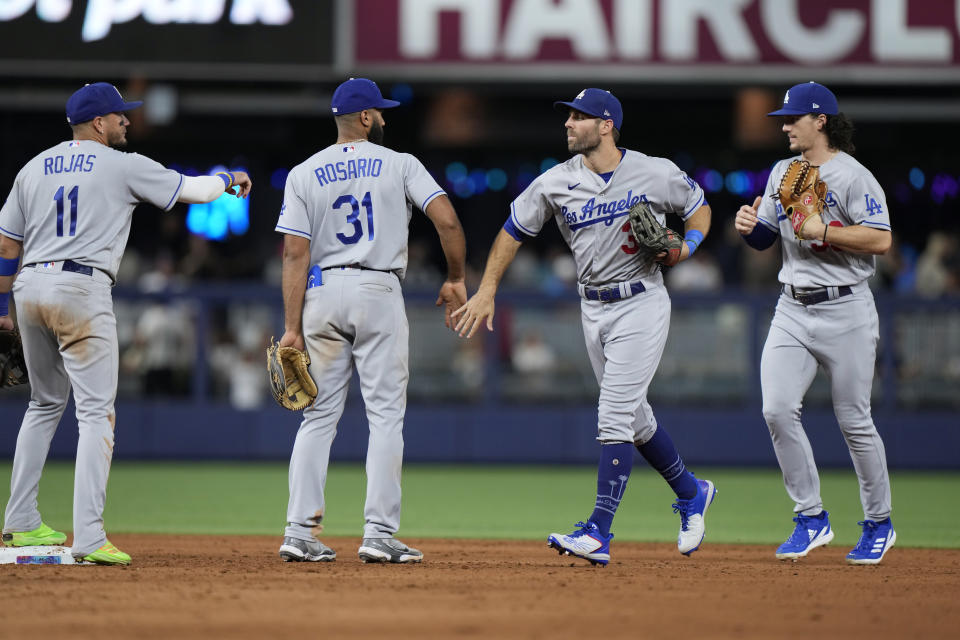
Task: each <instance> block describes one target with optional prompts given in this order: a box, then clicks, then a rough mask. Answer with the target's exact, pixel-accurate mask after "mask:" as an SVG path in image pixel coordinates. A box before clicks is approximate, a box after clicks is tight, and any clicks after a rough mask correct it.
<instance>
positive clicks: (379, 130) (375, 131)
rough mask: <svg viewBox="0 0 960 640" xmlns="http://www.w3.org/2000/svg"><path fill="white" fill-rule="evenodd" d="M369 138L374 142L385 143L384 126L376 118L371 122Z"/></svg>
mask: <svg viewBox="0 0 960 640" xmlns="http://www.w3.org/2000/svg"><path fill="white" fill-rule="evenodd" d="M367 140H369V141H370V142H372V143H373V144H379V145H382V144H383V127H382V126H380V123H379V122H377V121H376V120H374V121H373V122H372V123H370V131H369V132H368V133H367Z"/></svg>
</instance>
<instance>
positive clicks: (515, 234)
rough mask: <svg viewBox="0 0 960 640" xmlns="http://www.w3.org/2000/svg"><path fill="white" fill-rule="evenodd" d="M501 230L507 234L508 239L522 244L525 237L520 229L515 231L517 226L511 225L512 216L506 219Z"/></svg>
mask: <svg viewBox="0 0 960 640" xmlns="http://www.w3.org/2000/svg"><path fill="white" fill-rule="evenodd" d="M503 230H504V231H506V232H507V233H509V234H510V237H512V238H513V239H514V240H516V241H517V242H523V240H524V237H525V236H524V234H523V233H522V232H521V231H520V229H517V225H515V224H514V223H513V216H510V217H509V218H507V221H506V222H504V223H503Z"/></svg>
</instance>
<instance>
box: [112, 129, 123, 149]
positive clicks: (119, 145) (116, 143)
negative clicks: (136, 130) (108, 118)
mask: <svg viewBox="0 0 960 640" xmlns="http://www.w3.org/2000/svg"><path fill="white" fill-rule="evenodd" d="M107 146H108V147H110V148H112V149H123V148H124V147H126V146H127V133H126V131H116V132H111V133H109V134H108V135H107Z"/></svg>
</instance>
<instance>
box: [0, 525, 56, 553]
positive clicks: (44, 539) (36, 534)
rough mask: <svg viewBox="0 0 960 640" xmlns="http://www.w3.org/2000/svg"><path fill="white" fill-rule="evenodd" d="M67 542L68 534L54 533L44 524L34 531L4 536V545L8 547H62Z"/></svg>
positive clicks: (16, 532)
mask: <svg viewBox="0 0 960 640" xmlns="http://www.w3.org/2000/svg"><path fill="white" fill-rule="evenodd" d="M66 541H67V534H65V533H63V532H60V531H54V530H53V529H51V528H50V527H48V526H47V525H45V524H43V523H42V522H41V523H40V526H39V527H37V528H36V529H34V530H33V531H15V532H12V533H5V534H3V544H5V545H6V546H8V547H35V546H45V545H60V544H63V543H65V542H66Z"/></svg>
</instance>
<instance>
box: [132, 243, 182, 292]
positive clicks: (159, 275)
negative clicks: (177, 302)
mask: <svg viewBox="0 0 960 640" xmlns="http://www.w3.org/2000/svg"><path fill="white" fill-rule="evenodd" d="M185 284H186V283H185V282H184V279H183V276H181V275H180V274H178V273H177V272H176V263H175V261H174V259H173V255H171V254H170V252H169V251H167V250H166V249H161V250H160V251H159V253H157V255H156V256H155V257H154V259H153V263H152V264H151V265H150V269H149V270H147V271H145V272H144V273H143V274H141V275H140V278H139V279H138V280H137V286H138V287H139V288H140V290H141V291H145V292H147V293H159V292H161V291H167V290H169V289H182V288H183V287H184V285H185Z"/></svg>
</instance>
